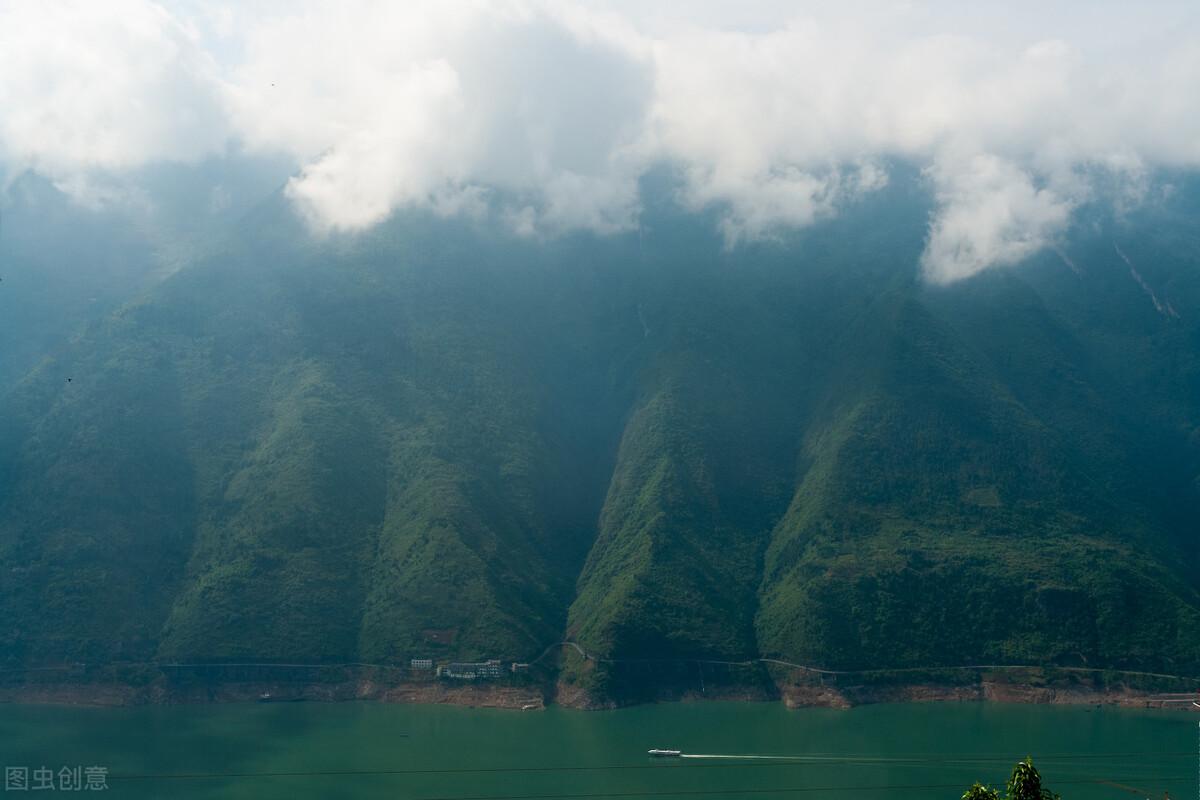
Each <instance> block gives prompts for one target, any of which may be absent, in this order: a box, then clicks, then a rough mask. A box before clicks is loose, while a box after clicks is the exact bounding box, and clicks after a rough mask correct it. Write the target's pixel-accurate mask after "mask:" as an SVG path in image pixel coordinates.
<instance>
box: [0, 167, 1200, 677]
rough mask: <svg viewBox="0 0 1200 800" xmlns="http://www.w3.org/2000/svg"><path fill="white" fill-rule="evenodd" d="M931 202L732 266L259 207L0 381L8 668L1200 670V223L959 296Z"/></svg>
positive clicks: (1113, 236) (1161, 225)
mask: <svg viewBox="0 0 1200 800" xmlns="http://www.w3.org/2000/svg"><path fill="white" fill-rule="evenodd" d="M923 202H924V201H923V200H922V196H921V195H920V193H919V192H918V191H917V189H915V188H914V185H908V186H905V185H904V184H903V182H902V181H896V186H895V187H893V188H891V189H889V190H887V191H886V192H882V193H880V195H879V196H878V197H875V198H873V199H871V200H870V201H868V202H866V203H864V204H863V205H861V206H856V207H854V208H852V209H848V210H847V211H846V212H845V213H844V214H842V215H841V216H840V217H839V218H838V219H837V220H836V221H833V222H829V223H826V224H823V225H820V226H817V227H816V228H813V229H811V230H809V231H806V232H804V233H802V234H798V235H796V236H794V237H791V238H786V239H783V240H779V241H774V242H771V243H768V244H762V245H750V246H743V247H740V248H738V249H735V250H727V249H725V248H724V247H723V245H722V243H721V242H720V241H719V240H717V239H716V238H715V237H714V235H713V233H712V226H711V225H710V224H709V222H708V221H706V220H702V219H697V218H693V217H688V216H684V215H681V214H679V213H677V212H673V211H671V210H670V209H669V207H667V206H666V205H664V206H662V207H657V206H652V207H651V208H649V209H648V210H647V212H646V215H645V217H644V229H643V231H641V233H640V235H639V234H634V235H630V236H624V237H621V236H617V237H611V238H602V239H591V238H579V239H563V240H558V241H552V242H540V243H534V242H529V241H524V240H516V239H513V238H511V237H508V236H506V235H503V234H500V233H497V232H495V231H490V230H488V229H485V228H480V227H472V226H467V225H464V224H462V223H454V222H449V221H446V220H439V219H436V218H419V217H416V216H403V217H399V218H397V219H395V220H393V221H392V222H390V223H388V224H386V225H384V226H381V227H380V228H378V229H376V230H375V231H373V232H371V233H369V234H365V235H363V236H361V237H358V238H355V239H353V240H347V241H342V240H337V239H332V240H324V241H319V242H314V241H312V240H310V239H309V238H308V237H307V236H306V235H305V234H304V232H303V231H302V230H301V229H300V228H299V227H298V223H296V222H295V221H293V220H292V219H291V218H290V216H289V215H288V213H287V211H286V209H285V207H284V206H283V205H282V203H281V202H279V203H268V204H267V205H265V206H264V207H263V208H261V209H259V210H258V211H257V212H256V213H255V214H252V215H250V216H249V217H247V218H246V219H245V220H244V221H243V222H242V224H241V227H240V228H238V229H237V230H236V231H235V232H234V233H233V234H232V235H231V236H230V237H229V239H228V240H227V242H226V243H225V244H224V245H223V246H222V247H220V248H216V249H215V250H214V252H212V253H210V254H208V255H206V256H205V257H203V258H198V259H196V260H195V261H194V263H190V264H189V265H188V266H186V267H185V268H183V269H181V270H179V271H178V272H176V273H175V274H173V275H172V276H171V277H169V278H167V279H166V280H164V281H162V282H161V283H160V284H158V285H157V286H156V287H155V288H153V289H152V290H150V291H148V292H147V293H145V294H144V295H142V296H140V298H139V299H137V300H135V301H133V302H130V303H128V304H126V305H124V306H122V307H120V308H119V309H118V310H117V311H115V312H114V313H112V314H110V315H108V316H106V317H104V318H103V319H102V320H101V321H99V322H97V323H96V324H94V325H92V326H91V327H90V328H88V329H87V330H86V331H85V332H84V333H83V334H82V335H80V336H79V337H78V338H76V339H75V340H74V341H73V343H72V344H71V345H70V346H68V347H66V348H64V349H62V350H60V351H58V352H57V354H56V355H54V356H53V357H51V358H48V359H46V360H44V361H43V362H42V363H41V364H40V365H39V366H38V367H37V368H35V369H33V370H32V371H31V372H30V373H29V374H28V375H27V376H26V377H25V378H24V379H23V380H22V381H20V382H19V383H16V384H15V385H11V386H9V387H8V388H7V390H6V391H5V392H4V393H3V394H2V395H0V398H2V399H0V404H2V407H0V411H2V415H0V416H2V422H0V564H2V565H3V570H2V571H0V619H3V620H4V622H3V624H2V625H0V661H2V662H3V663H2V664H0V666H3V667H4V668H16V667H33V666H41V665H52V664H59V663H62V662H66V661H85V662H90V663H106V662H114V661H130V662H162V661H233V660H261V661H303V662H353V661H365V662H371V663H384V662H393V661H405V660H407V659H408V658H410V657H412V656H428V657H434V658H439V657H441V658H451V657H457V658H481V657H489V656H496V657H504V658H511V659H529V658H532V657H534V656H536V655H538V654H539V653H540V652H542V650H543V649H544V648H545V647H546V646H547V645H549V644H550V643H553V642H556V641H560V640H562V639H565V638H571V639H574V640H577V641H579V642H580V643H581V644H583V645H584V646H585V647H586V648H587V649H588V650H589V651H593V652H595V653H599V654H602V655H605V656H607V657H609V658H612V659H615V660H616V662H620V661H622V660H624V661H626V662H627V665H626V666H623V667H620V666H617V665H616V663H615V662H614V663H613V664H607V663H601V664H599V665H596V664H592V665H590V666H589V668H588V669H583V666H584V665H582V664H580V663H578V662H572V661H571V660H567V662H566V664H565V667H564V675H565V676H566V677H567V678H568V679H570V680H572V681H575V682H576V685H580V686H586V687H587V688H588V689H589V690H590V691H593V692H596V693H599V694H601V695H602V694H603V693H604V692H614V693H630V692H633V693H636V692H638V691H641V690H642V689H645V690H646V691H652V690H653V687H654V685H656V684H660V683H665V684H670V683H672V682H674V681H683V680H684V678H682V677H680V675H682V673H680V674H679V675H677V674H676V668H675V667H670V666H663V668H661V669H652V668H648V667H645V666H644V665H643V667H638V668H633V667H630V666H628V663H629V662H637V661H643V662H645V661H646V660H649V661H650V662H653V661H655V660H658V661H657V663H660V664H662V665H669V664H672V663H681V662H682V661H687V660H695V659H711V660H731V661H738V660H743V659H746V658H751V657H757V656H759V655H767V656H777V657H782V658H785V659H788V660H792V661H798V662H803V663H809V664H818V665H822V666H826V667H832V668H847V669H860V668H865V667H906V666H920V667H931V666H938V665H957V664H964V663H981V662H982V663H1057V664H1078V665H1088V666H1110V667H1123V668H1143V669H1151V670H1157V671H1164V672H1172V673H1184V672H1188V673H1195V672H1196V671H1197V670H1200V655H1197V654H1198V653H1200V594H1198V588H1200V587H1198V583H1197V581H1196V579H1195V577H1194V576H1195V575H1196V574H1197V573H1196V572H1195V570H1194V569H1193V567H1194V565H1195V562H1196V555H1197V540H1196V529H1195V521H1196V519H1200V516H1198V514H1197V512H1200V364H1198V361H1197V358H1198V356H1197V354H1198V353H1200V327H1197V320H1200V271H1198V270H1196V268H1195V267H1196V258H1197V257H1198V254H1200V246H1198V245H1197V244H1196V243H1197V242H1200V236H1197V235H1196V234H1197V231H1196V227H1195V224H1194V223H1193V222H1190V221H1189V220H1192V219H1194V218H1195V217H1194V215H1193V216H1189V215H1188V214H1184V213H1182V212H1180V213H1178V214H1172V213H1171V212H1170V210H1169V209H1167V210H1164V209H1155V210H1153V211H1147V212H1146V214H1144V215H1143V216H1142V217H1138V218H1132V219H1125V220H1123V221H1119V222H1118V221H1113V220H1110V219H1108V218H1106V217H1104V218H1099V221H1097V222H1096V224H1095V225H1094V226H1091V227H1089V228H1088V229H1087V230H1086V231H1080V232H1078V233H1077V234H1076V235H1075V236H1074V237H1073V238H1072V239H1071V241H1069V242H1066V243H1064V244H1063V255H1064V256H1066V257H1067V258H1069V259H1070V261H1071V263H1072V264H1073V265H1074V267H1073V268H1071V267H1069V266H1068V264H1067V263H1066V262H1065V261H1064V260H1063V258H1062V257H1060V255H1058V254H1056V253H1055V252H1047V253H1044V254H1042V255H1041V256H1038V257H1037V258H1035V259H1034V260H1033V261H1031V262H1030V263H1028V264H1025V265H1022V266H1021V267H1019V268H1014V269H1011V270H1009V271H1005V272H997V273H994V274H984V275H982V276H979V277H977V278H975V279H972V280H970V281H967V282H964V283H961V284H956V285H953V286H950V287H932V286H929V285H926V284H925V283H923V282H922V281H921V280H920V279H919V277H918V276H917V274H916V267H915V264H916V263H917V258H918V255H919V253H920V250H921V246H922V240H923V236H924V224H925V223H924V220H925V213H926V209H927V207H926V206H925V205H923ZM1181 202H1182V201H1181ZM1114 242H1118V243H1119V246H1120V252H1118V250H1117V248H1116V247H1114ZM1131 263H1133V264H1136V269H1137V273H1138V275H1139V276H1141V281H1140V282H1139V281H1137V280H1135V279H1134V278H1133V277H1131V272H1130V264H1131ZM1142 283H1145V284H1146V285H1148V286H1151V288H1153V290H1154V292H1155V297H1157V298H1158V299H1159V302H1158V303H1154V302H1152V299H1151V298H1150V297H1149V296H1148V295H1147V294H1146V292H1145V291H1144V287H1143V286H1142ZM1162 298H1166V299H1167V300H1169V302H1170V304H1171V309H1170V313H1166V312H1164V311H1163V309H1164V308H1165V305H1163V303H1164V302H1165V301H1164V300H1163V299H1162ZM679 669H686V668H685V667H679ZM693 677H694V676H689V677H687V678H686V680H688V681H690V680H693ZM730 680H731V681H732V682H733V683H735V684H737V683H739V682H742V683H745V682H746V681H749V682H750V683H753V681H754V680H756V679H754V678H753V677H751V678H745V679H744V678H742V677H734V678H731V679H730Z"/></svg>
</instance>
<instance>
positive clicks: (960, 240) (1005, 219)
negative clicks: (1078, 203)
mask: <svg viewBox="0 0 1200 800" xmlns="http://www.w3.org/2000/svg"><path fill="white" fill-rule="evenodd" d="M929 174H930V175H932V176H933V178H934V181H935V184H936V186H937V187H938V188H937V200H938V203H939V205H940V208H939V210H938V211H937V214H936V216H935V217H934V219H933V222H932V223H931V225H930V230H929V242H928V244H927V246H926V248H925V253H924V254H923V255H922V257H921V261H922V266H923V268H924V270H925V274H926V275H927V276H928V277H929V278H930V280H933V281H935V282H937V283H949V282H950V281H955V280H958V279H960V278H965V277H967V276H969V275H974V274H975V273H977V272H979V271H981V270H983V269H985V268H987V267H989V266H1003V265H1006V264H1015V263H1018V262H1020V261H1021V260H1023V259H1025V258H1028V257H1029V256H1031V255H1033V254H1034V253H1036V252H1037V251H1038V250H1041V249H1042V248H1043V247H1046V246H1047V245H1049V244H1051V242H1052V240H1053V238H1054V235H1055V233H1056V232H1058V231H1059V230H1060V229H1062V228H1063V227H1064V226H1065V225H1066V224H1067V222H1068V220H1069V219H1070V216H1071V210H1072V208H1073V207H1074V205H1075V202H1074V201H1073V200H1071V199H1069V198H1065V197H1063V196H1061V195H1059V194H1058V193H1056V192H1055V191H1054V190H1053V189H1050V188H1046V187H1042V188H1038V187H1036V186H1035V185H1034V183H1033V180H1032V179H1031V178H1030V176H1029V175H1028V174H1026V173H1024V172H1022V171H1021V170H1020V169H1018V168H1016V167H1015V166H1013V165H1012V164H1009V163H1007V162H1005V161H1002V160H1001V159H999V158H996V157H995V156H990V155H978V156H974V157H972V158H970V159H969V160H968V162H967V163H965V164H953V165H949V164H943V163H939V164H937V165H935V166H934V167H932V168H931V169H930V170H929Z"/></svg>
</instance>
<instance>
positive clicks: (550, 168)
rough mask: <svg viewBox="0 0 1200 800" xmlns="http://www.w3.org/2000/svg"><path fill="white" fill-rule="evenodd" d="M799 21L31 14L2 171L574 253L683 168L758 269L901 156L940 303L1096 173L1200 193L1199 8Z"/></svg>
mask: <svg viewBox="0 0 1200 800" xmlns="http://www.w3.org/2000/svg"><path fill="white" fill-rule="evenodd" d="M675 6H677V7H678V10H677V11H674V12H672V10H671V9H672V7H675ZM795 9H796V6H794V4H778V5H776V4H772V3H757V4H748V5H746V4H743V5H742V6H739V9H738V10H737V11H736V12H735V11H733V10H732V9H731V6H730V5H729V4H705V3H697V4H695V5H692V4H687V5H678V4H671V5H669V6H668V5H655V4H649V5H647V4H632V3H629V4H625V3H622V2H616V1H615V0H614V1H613V2H609V3H607V4H588V5H586V6H584V5H581V4H559V3H549V2H519V1H518V0H511V1H503V2H502V1H500V0H497V1H496V2H485V1H483V0H480V1H479V2H462V3H404V4H396V3H384V2H366V0H350V2H341V3H331V2H325V3H299V4H297V3H286V4H283V3H280V4H278V5H271V4H261V5H254V6H253V7H252V8H251V7H248V6H241V5H230V6H227V7H221V6H214V5H212V4H200V3H190V2H186V1H185V0H180V2H176V3H171V4H165V5H159V4H155V3H151V2H148V0H121V2H119V3H105V4H94V3H86V2H65V1H64V2H59V1H58V0H50V1H49V2H39V3H22V2H16V1H15V0H13V1H12V2H7V0H6V1H5V2H0V163H3V165H4V166H5V171H6V172H8V173H9V174H13V173H15V172H16V171H19V170H23V169H33V170H36V171H40V172H42V173H44V174H46V175H48V176H50V177H51V178H53V179H54V180H55V181H57V182H58V183H59V185H60V186H63V187H64V188H65V189H67V190H68V191H71V192H72V193H75V194H76V195H77V196H80V197H81V198H83V199H87V198H88V197H89V195H90V196H92V197H93V199H94V195H95V186H97V185H98V182H102V179H103V178H104V176H110V175H112V174H116V173H120V172H121V171H123V170H130V169H136V168H138V167H141V166H145V165H147V164H153V163H156V162H161V161H171V160H181V161H186V160H194V159H197V158H201V157H204V156H206V155H210V154H219V153H221V152H222V151H224V150H225V149H226V148H228V147H231V146H237V147H240V148H249V149H251V150H259V151H262V152H264V153H272V154H278V153H284V154H287V155H289V156H290V157H291V158H292V159H293V160H294V161H295V163H296V164H297V165H298V169H297V172H296V174H295V176H294V177H293V178H292V180H291V181H290V183H289V184H288V187H287V193H288V195H289V197H290V198H291V199H292V201H293V202H294V204H295V205H296V207H297V209H298V210H299V211H300V212H301V213H302V214H303V215H304V216H305V218H306V219H308V220H309V222H310V223H311V225H312V226H313V227H314V228H315V229H317V230H345V231H354V230H360V229H363V228H366V227H369V226H371V225H373V224H376V223H377V222H379V221H381V220H383V219H385V218H386V217H387V216H388V215H389V214H391V213H392V212H393V211H395V210H396V209H398V208H403V207H406V206H413V205H421V206H426V207H429V208H432V209H435V210H436V211H438V212H439V213H444V214H485V213H496V214H499V215H500V216H501V217H502V218H503V219H505V220H507V221H509V223H510V224H511V225H512V227H513V229H514V230H515V231H517V232H518V233H521V234H524V235H552V234H554V233H556V232H560V231H565V230H570V229H577V228H585V229H590V230H595V231H599V232H614V231H620V230H625V229H629V228H631V227H634V226H636V224H637V215H638V208H639V198H638V188H637V187H638V179H639V177H640V176H641V175H642V174H644V173H645V172H646V170H648V169H650V168H651V167H652V166H654V165H656V164H660V163H664V162H666V163H670V164H673V165H675V166H676V167H677V168H678V169H679V170H680V173H681V174H682V175H683V176H684V185H683V189H682V191H681V196H680V201H681V202H682V203H684V204H685V205H687V206H688V207H691V208H695V209H701V208H715V209H718V210H719V211H720V214H721V220H722V221H721V225H722V230H723V232H724V234H725V237H726V240H727V242H728V243H729V244H730V245H731V246H736V245H737V243H738V242H740V241H742V240H745V239H754V238H760V237H764V236H771V235H773V234H774V233H775V232H777V231H780V230H783V229H786V228H788V227H795V226H803V225H807V224H810V223H812V222H813V221H814V220H817V219H820V218H822V217H826V216H830V215H833V214H836V213H837V212H838V209H839V208H840V207H841V206H842V205H843V204H845V203H847V202H851V201H852V200H853V199H854V198H855V197H857V196H859V195H861V194H863V193H867V192H871V191H874V190H876V189H878V188H879V187H881V186H883V185H885V184H886V182H887V177H888V176H887V171H886V167H885V165H886V164H887V163H888V161H889V160H890V159H895V158H902V159H906V160H911V161H913V162H915V163H917V164H919V165H921V166H922V167H923V169H924V175H925V177H926V178H927V180H928V181H929V183H930V185H931V188H932V191H933V194H934V197H935V198H936V209H935V212H934V215H933V217H932V219H931V220H930V226H929V235H928V241H927V247H926V250H925V253H924V255H923V258H922V266H923V269H924V271H925V274H926V276H927V277H928V278H929V279H930V280H933V281H939V282H947V281H952V280H956V279H959V278H963V277H966V276H969V275H972V274H975V273H977V272H979V271H980V270H983V269H987V268H989V267H992V266H1001V265H1005V264H1011V263H1015V262H1018V261H1020V260H1022V259H1024V258H1026V257H1027V256H1029V255H1030V254H1032V253H1034V252H1036V251H1037V250H1039V249H1041V248H1043V247H1046V246H1048V245H1051V244H1053V242H1054V240H1055V238H1056V237H1057V236H1059V235H1060V234H1061V232H1062V231H1063V230H1064V228H1065V227H1066V226H1067V225H1068V224H1069V222H1070V220H1071V216H1072V213H1073V211H1074V209H1075V208H1076V207H1077V206H1079V205H1080V204H1081V203H1083V202H1086V201H1087V200H1088V199H1089V198H1090V197H1092V196H1093V195H1094V194H1095V192H1096V191H1097V188H1096V185H1095V176H1097V175H1102V176H1103V177H1104V183H1105V185H1113V184H1114V183H1115V184H1116V185H1121V184H1123V183H1124V184H1127V185H1129V186H1131V187H1136V186H1138V185H1140V182H1142V181H1144V178H1145V175H1146V174H1147V173H1148V171H1150V170H1153V169H1154V168H1157V167H1162V166H1169V167H1184V168H1194V167H1197V166H1200V99H1198V98H1200V93H1197V92H1196V91H1195V87H1196V86H1197V85H1200V19H1198V18H1200V12H1197V11H1196V10H1194V9H1193V8H1191V7H1190V6H1187V5H1174V4H1170V3H1162V4H1158V5H1140V6H1138V8H1137V9H1132V10H1128V9H1126V8H1124V7H1123V6H1120V5H1111V6H1110V5H1105V4H1099V5H1097V4H1086V5H1084V4H1079V5H1076V6H1073V7H1072V6H1060V7H1057V8H1056V9H1054V10H1045V9H1042V8H1039V7H1037V6H1032V5H1031V6H1021V5H1016V6H1011V7H1009V6H1006V8H1005V12H1006V16H1005V17H1003V18H1001V17H994V18H989V17H988V16H987V15H986V12H980V13H966V12H964V11H963V10H962V9H961V8H960V7H959V6H957V5H939V4H936V3H906V4H898V3H885V2H881V3H874V4H870V3H867V4H861V3H853V2H847V3H841V4H837V5H836V6H833V7H831V8H820V7H808V6H805V7H804V10H803V12H802V13H796V11H795ZM685 11H686V12H687V16H686V17H685V16H683V12H685Z"/></svg>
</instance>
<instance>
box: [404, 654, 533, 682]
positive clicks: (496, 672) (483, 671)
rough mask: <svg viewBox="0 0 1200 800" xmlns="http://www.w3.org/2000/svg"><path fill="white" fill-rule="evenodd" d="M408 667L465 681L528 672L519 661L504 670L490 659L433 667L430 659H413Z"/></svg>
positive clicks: (503, 666) (498, 663) (453, 662)
mask: <svg viewBox="0 0 1200 800" xmlns="http://www.w3.org/2000/svg"><path fill="white" fill-rule="evenodd" d="M409 666H410V668H411V669H412V670H413V671H414V672H425V671H430V670H435V671H436V673H435V674H436V675H437V676H438V677H439V678H453V679H457V680H467V681H473V680H480V679H483V680H490V679H494V678H501V677H503V676H504V674H505V673H506V672H507V673H512V674H514V675H516V674H519V673H523V672H526V671H528V670H529V665H528V664H525V663H522V662H519V661H514V662H512V663H511V664H509V665H508V667H507V668H506V667H505V665H504V662H502V661H501V660H500V659H498V658H491V659H488V660H487V661H451V662H449V663H447V664H437V665H434V663H433V659H431V658H414V659H412V660H411V661H410V662H409Z"/></svg>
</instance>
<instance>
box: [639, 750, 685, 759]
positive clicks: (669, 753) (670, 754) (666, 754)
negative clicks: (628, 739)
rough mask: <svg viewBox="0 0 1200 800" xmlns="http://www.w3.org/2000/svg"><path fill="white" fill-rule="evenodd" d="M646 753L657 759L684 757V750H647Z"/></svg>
mask: <svg viewBox="0 0 1200 800" xmlns="http://www.w3.org/2000/svg"><path fill="white" fill-rule="evenodd" d="M646 753H647V755H651V756H654V757H655V758H679V757H680V756H681V755H683V751H682V750H659V749H657V748H655V749H654V750H647V751H646Z"/></svg>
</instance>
